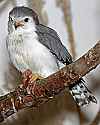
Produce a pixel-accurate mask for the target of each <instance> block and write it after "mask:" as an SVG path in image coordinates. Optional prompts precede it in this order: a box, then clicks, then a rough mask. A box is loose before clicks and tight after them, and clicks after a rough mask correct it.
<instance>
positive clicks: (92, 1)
mask: <svg viewBox="0 0 100 125" xmlns="http://www.w3.org/2000/svg"><path fill="white" fill-rule="evenodd" d="M21 5H24V6H28V7H31V8H33V9H34V10H36V11H37V13H38V15H39V18H40V21H41V23H43V24H45V25H48V26H49V27H51V28H53V29H55V30H56V31H57V32H58V34H59V36H60V38H61V40H62V42H63V44H64V45H65V46H66V47H67V48H68V50H69V51H70V53H71V54H72V56H73V59H77V58H79V57H80V56H81V55H83V54H84V53H85V52H87V51H88V50H89V49H90V48H91V47H93V45H95V44H96V41H98V40H100V28H99V27H100V1H99V0H83V1H82V0H0V95H4V94H6V93H8V92H9V91H10V90H12V89H13V88H14V87H16V86H17V83H16V78H17V77H18V72H17V71H16V70H15V69H14V67H13V66H12V65H11V64H10V61H9V56H8V53H7V51H6V36H7V21H8V13H9V11H10V10H11V9H12V8H13V7H14V6H21ZM84 79H85V80H86V84H87V86H88V87H89V88H90V89H91V91H92V92H93V93H94V95H95V96H96V97H97V99H98V104H90V105H88V106H87V107H83V108H78V107H77V106H76V104H75V102H74V101H73V98H72V96H71V95H70V94H69V93H68V92H64V93H61V94H60V95H59V96H57V97H56V98H55V99H53V100H52V101H50V102H48V103H47V104H44V105H42V106H41V107H40V108H39V109H33V108H32V109H26V110H22V111H20V112H18V113H17V114H14V115H13V116H12V117H9V118H8V119H7V120H5V121H4V122H3V123H1V124H2V125H13V124H15V125H100V106H99V101H100V66H98V67H97V68H96V69H95V70H93V71H92V72H90V73H89V74H87V75H86V76H85V77H84Z"/></svg>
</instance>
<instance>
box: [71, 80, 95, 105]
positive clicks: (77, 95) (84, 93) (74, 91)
mask: <svg viewBox="0 0 100 125" xmlns="http://www.w3.org/2000/svg"><path fill="white" fill-rule="evenodd" d="M70 93H71V95H72V96H73V98H74V100H75V101H76V103H77V104H78V105H79V106H85V105H87V104H89V103H90V102H93V103H97V100H96V98H95V97H94V96H93V94H92V93H91V92H90V90H89V89H88V88H87V87H86V86H85V84H84V81H83V79H82V80H80V82H79V83H78V84H75V85H74V86H73V87H70Z"/></svg>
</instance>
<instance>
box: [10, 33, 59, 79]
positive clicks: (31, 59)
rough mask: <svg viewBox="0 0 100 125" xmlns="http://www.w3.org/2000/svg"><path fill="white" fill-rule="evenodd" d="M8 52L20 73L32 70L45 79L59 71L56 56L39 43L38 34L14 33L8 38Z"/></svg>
mask: <svg viewBox="0 0 100 125" xmlns="http://www.w3.org/2000/svg"><path fill="white" fill-rule="evenodd" d="M8 39H9V40H8V50H9V54H10V58H11V61H12V62H13V64H14V65H15V66H16V68H17V69H18V70H20V71H22V72H23V71H25V70H26V69H31V70H32V71H33V72H34V73H38V74H40V75H42V76H43V77H47V76H49V75H50V74H52V73H54V72H56V71H57V70H58V64H57V60H56V58H55V56H54V55H53V54H52V53H51V52H50V51H49V49H47V48H46V47H45V46H44V45H42V44H41V43H40V42H39V41H38V37H37V34H36V33H35V32H34V33H33V32H32V33H31V34H30V33H29V34H23V35H22V36H20V35H19V34H17V33H13V34H11V35H10V36H9V37H8Z"/></svg>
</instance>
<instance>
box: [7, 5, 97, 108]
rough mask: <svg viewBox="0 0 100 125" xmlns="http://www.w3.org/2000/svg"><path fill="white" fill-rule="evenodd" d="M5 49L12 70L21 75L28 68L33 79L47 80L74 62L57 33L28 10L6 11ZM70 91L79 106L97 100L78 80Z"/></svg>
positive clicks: (21, 8)
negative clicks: (6, 31)
mask: <svg viewBox="0 0 100 125" xmlns="http://www.w3.org/2000/svg"><path fill="white" fill-rule="evenodd" d="M6 46H7V50H8V54H9V58H10V61H11V63H12V64H13V65H14V67H15V68H16V69H17V70H18V71H20V72H21V73H23V72H25V71H26V70H27V69H30V70H31V71H32V73H33V77H34V80H36V79H42V78H46V77H48V76H49V75H51V74H53V73H55V72H56V71H58V70H59V69H60V68H61V65H63V66H65V65H68V64H71V63H72V62H73V59H72V56H71V54H70V53H69V52H68V50H67V48H66V47H65V46H64V45H63V44H62V42H61V40H60V37H59V35H58V34H57V32H56V31H55V30H54V29H52V28H50V27H48V26H45V25H43V24H41V23H40V21H39V17H38V14H37V13H36V12H35V11H34V10H33V9H31V8H28V7H25V6H16V7H14V8H13V9H12V10H11V11H10V12H9V20H8V35H7V40H6ZM69 92H70V93H71V95H72V96H73V98H74V100H75V102H76V104H77V105H79V106H85V105H88V104H89V103H91V102H92V103H97V99H96V98H95V96H94V95H93V94H92V93H91V91H90V90H89V89H88V88H87V87H86V85H85V81H84V80H83V78H80V79H79V80H78V81H77V82H75V83H74V84H73V86H70V87H69Z"/></svg>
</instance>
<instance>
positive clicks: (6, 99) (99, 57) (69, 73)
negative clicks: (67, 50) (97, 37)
mask: <svg viewBox="0 0 100 125" xmlns="http://www.w3.org/2000/svg"><path fill="white" fill-rule="evenodd" d="M99 64H100V41H99V42H98V43H97V44H96V45H95V46H94V47H93V48H92V49H90V50H89V51H88V52H87V53H86V54H85V55H83V56H82V57H80V58H79V59H78V60H77V61H75V62H73V63H72V64H70V65H68V66H66V67H64V68H62V69H61V70H59V71H58V72H56V73H54V74H53V75H51V76H49V77H48V78H45V79H43V80H38V81H36V82H33V81H31V77H32V73H31V71H26V72H25V73H24V74H23V82H22V84H20V85H19V86H18V87H17V88H16V89H15V90H14V91H12V92H10V93H9V94H7V95H5V96H2V97H0V121H3V120H4V119H6V118H7V117H9V116H10V115H12V114H14V113H15V112H17V111H18V110H20V109H23V108H26V107H32V106H33V107H38V106H40V105H41V104H43V103H45V102H46V101H48V100H49V99H51V98H52V97H54V96H55V95H57V94H59V93H60V92H61V91H62V90H64V89H65V88H66V87H69V86H70V85H72V84H73V83H74V82H75V81H77V80H79V78H81V77H83V76H84V75H85V74H87V73H88V72H90V71H91V70H93V69H94V68H96V66H97V65H99Z"/></svg>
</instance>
